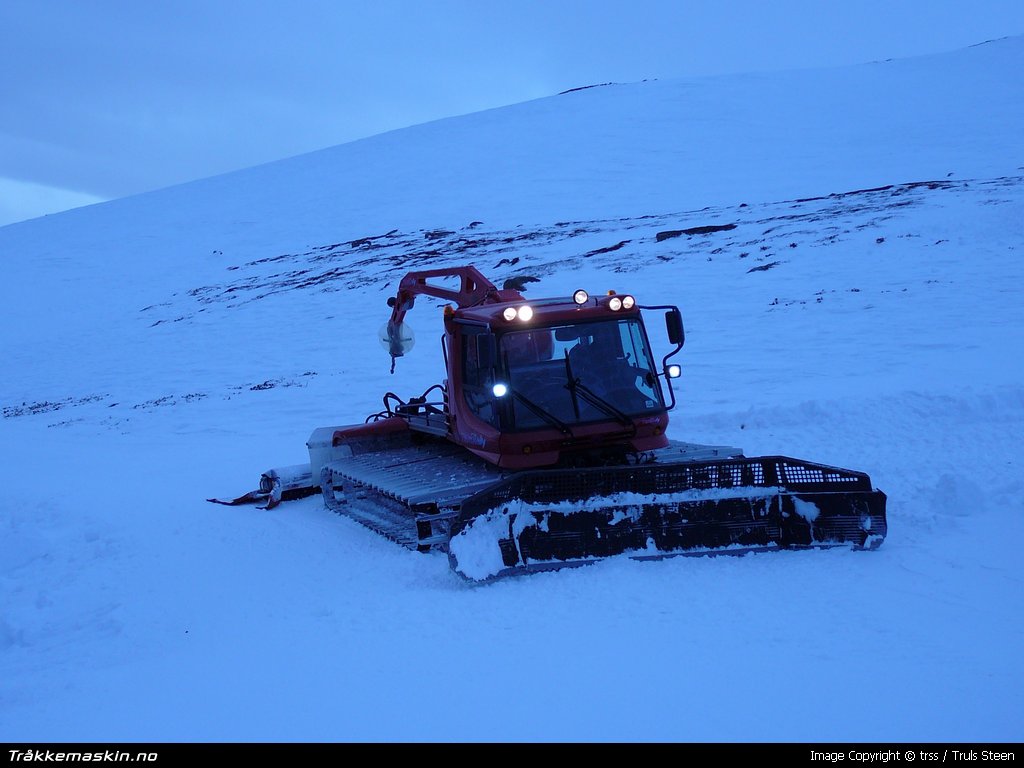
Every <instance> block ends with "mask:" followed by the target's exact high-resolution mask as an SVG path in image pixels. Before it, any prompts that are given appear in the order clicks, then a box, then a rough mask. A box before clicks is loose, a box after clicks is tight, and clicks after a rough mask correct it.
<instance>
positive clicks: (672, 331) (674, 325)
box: [665, 307, 686, 347]
mask: <svg viewBox="0 0 1024 768" xmlns="http://www.w3.org/2000/svg"><path fill="white" fill-rule="evenodd" d="M665 329H666V330H667V331H668V340H669V343H670V344H675V345H676V346H677V347H681V346H683V342H685V341H686V334H685V333H683V313H682V312H680V311H679V310H678V309H677V308H675V307H673V308H672V309H670V310H669V311H668V312H666V313H665Z"/></svg>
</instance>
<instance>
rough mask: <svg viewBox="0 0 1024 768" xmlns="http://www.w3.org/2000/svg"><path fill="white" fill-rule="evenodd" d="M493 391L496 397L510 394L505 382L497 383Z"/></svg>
mask: <svg viewBox="0 0 1024 768" xmlns="http://www.w3.org/2000/svg"><path fill="white" fill-rule="evenodd" d="M491 391H492V392H493V393H494V396H495V397H504V396H505V395H507V394H508V387H506V386H505V385H504V384H495V385H494V387H493V388H492V389H491Z"/></svg>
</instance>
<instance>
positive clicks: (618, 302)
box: [608, 296, 622, 312]
mask: <svg viewBox="0 0 1024 768" xmlns="http://www.w3.org/2000/svg"><path fill="white" fill-rule="evenodd" d="M608 309H610V310H611V311H612V312H618V311H619V310H620V309H622V299H620V298H619V297H618V296H612V297H611V298H610V299H608Z"/></svg>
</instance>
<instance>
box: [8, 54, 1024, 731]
mask: <svg viewBox="0 0 1024 768" xmlns="http://www.w3.org/2000/svg"><path fill="white" fill-rule="evenodd" d="M1022 67H1024V38H1020V37H1015V38H1009V39H1005V40H999V41H995V42H992V43H988V44H985V45H981V46H977V47H973V48H969V49H966V50H964V51H960V52H956V53H953V54H947V55H941V56H933V57H923V58H919V59H913V60H906V61H892V62H884V63H877V64H871V65H865V66H861V67H851V68H843V69H832V70H820V71H803V72H792V73H779V74H775V73H773V74H765V75H750V76H744V77H723V78H713V79H705V80H664V81H651V82H644V83H637V84H629V85H616V86H608V87H602V88H591V89H587V90H584V91H578V92H573V93H570V94H566V95H564V96H557V97H552V98H550V99H541V100H538V101H533V102H528V103H525V104H520V105H515V106H511V107H507V108H503V109H498V110H491V111H488V112H483V113H479V114H475V115H469V116H465V117H460V118H453V119H451V120H443V121H439V122H435V123H430V124H427V125H423V126H418V127H415V128H411V129H406V130H403V131H396V132H393V133H389V134H384V135H381V136H378V137H374V138H372V139H367V140H364V141H359V142H354V143H352V144H346V145H342V146H339V147H335V148H332V149H328V150H324V151H322V152H318V153H313V154H310V155H306V156H302V157H299V158H294V159H291V160H287V161H282V162H279V163H275V164H271V165H267V166H262V167H257V168H253V169H249V170H247V171H243V172H239V173H235V174H230V175H226V176H221V177H216V178H212V179H207V180H203V181H199V182H195V183H192V184H186V185H182V186H178V187H173V188H170V189H167V190H162V191H159V192H154V193H150V194H146V195H140V196H137V197H132V198H127V199H124V200H118V201H113V202H110V203H103V204H100V205H95V206H91V207H88V208H83V209H78V210H74V211H70V212H67V213H64V214H59V215H54V216H49V217H46V218H44V219H38V220H34V221H30V222H23V223H19V224H14V225H10V226H7V227H3V228H0V259H2V263H3V268H4V274H5V285H6V286H7V287H8V290H7V292H6V294H5V300H4V302H2V304H0V328H2V329H3V330H2V333H0V359H3V360H4V373H3V377H2V383H0V407H2V418H0V436H2V439H0V462H2V466H3V468H4V475H5V493H4V495H3V497H2V500H0V739H2V740H6V741H32V740H47V741H76V740H107V739H115V740H154V741H175V740H271V741H277V740H314V741H335V740H414V739H425V740H435V739H437V740H452V739H454V740H553V739H561V740H700V741H707V740H710V741H718V740H725V741H729V740H755V741H761V740H765V741H775V740H782V741H788V740H809V741H828V740H860V741H887V740H899V741H919V740H920V741H926V740H941V741H949V740H958V741H1019V740H1020V739H1021V735H1022V733H1021V723H1022V722H1024V662H1022V659H1021V654H1020V648H1021V645H1022V641H1024V597H1022V595H1024V590H1022V589H1021V583H1022V581H1024V566H1022V561H1021V558H1020V547H1021V545H1022V543H1024V516H1022V514H1021V513H1022V511H1024V510H1022V507H1024V504H1022V498H1024V480H1022V472H1021V466H1022V460H1024V455H1022V454H1024V449H1022V447H1021V442H1020V440H1019V435H1020V434H1021V431H1022V429H1024V362H1022V356H1021V354H1020V350H1021V349H1024V300H1022V298H1024V297H1022V295H1021V294H1022V290H1024V289H1022V286H1024V262H1022V258H1021V256H1022V254H1024V132H1022V131H1021V130H1020V126H1021V125H1024V98H1022V97H1024V81H1022V80H1021V78H1020V77H1019V74H1018V73H1019V72H1020V71H1022ZM917 182H932V183H930V184H917ZM888 185H893V186H891V187H888V188H886V189H878V190H876V191H859V192H856V193H855V194H842V193H847V192H850V193H853V192H855V191H857V190H867V189H871V188H879V187H887V186H888ZM811 198H814V199H811ZM474 222H480V223H479V224H474ZM721 224H735V225H736V227H735V228H734V229H730V230H722V231H717V232H713V233H709V234H706V235H693V236H687V235H679V236H676V237H666V238H663V239H662V240H660V241H659V240H658V239H657V235H658V233H659V232H667V231H670V230H682V229H688V228H692V227H698V226H708V225H721ZM370 237H376V238H378V239H374V240H364V238H370ZM623 241H627V242H625V244H624V245H622V246H621V247H618V248H615V249H614V250H612V249H611V248H610V247H611V246H614V245H617V244H618V243H622V242H623ZM514 260H518V261H514ZM513 261H514V263H511V264H510V262H513ZM461 263H474V264H476V265H477V266H478V267H480V268H481V269H482V270H483V271H484V273H485V274H487V275H489V276H490V277H491V278H492V279H494V280H496V281H498V280H503V279H504V278H506V277H509V276H510V275H512V274H532V275H536V276H538V277H540V278H541V282H540V283H537V284H531V286H530V292H529V294H528V296H533V297H541V296H545V295H562V296H568V295H569V294H570V293H571V292H572V291H573V290H574V289H576V288H579V287H585V288H586V289H587V290H589V291H590V292H591V293H592V294H596V293H598V292H601V291H604V290H607V289H610V288H611V289H615V290H617V291H620V292H627V291H628V292H629V293H631V294H633V295H635V296H636V297H637V298H638V301H639V302H640V303H641V304H668V303H677V304H679V305H680V307H681V308H682V310H683V314H684V319H685V322H686V328H687V345H686V347H685V348H684V350H683V352H682V353H681V354H680V355H679V356H678V357H677V358H676V360H677V361H678V362H680V363H681V364H682V365H683V377H682V378H681V379H679V380H677V382H676V386H677V394H678V396H679V400H680V406H679V408H678V409H677V410H676V411H675V412H674V413H673V418H672V424H671V427H670V436H671V437H674V438H677V439H683V440H689V441H694V442H701V443H710V444H726V445H728V444H734V445H742V446H743V447H744V449H745V452H746V453H747V455H751V456H754V455H759V454H785V455H791V456H796V457H800V458H805V459H808V460H811V461H817V462H821V463H825V464H831V465H835V466H843V467H850V468H853V469H858V470H862V471H865V472H868V473H869V474H870V475H871V477H872V480H873V481H874V483H875V485H876V486H877V487H878V488H880V489H881V490H883V491H884V492H885V493H886V494H887V495H888V499H889V505H888V513H889V532H888V536H887V538H886V541H885V543H884V545H883V546H882V547H881V548H880V549H879V550H877V551H875V552H869V553H865V552H852V551H847V550H844V549H840V550H835V551H821V552H818V551H811V552H779V553H767V554H759V555H747V556H742V557H728V558H724V557H719V558H678V559H673V560H666V561H661V562H652V563H641V562H635V561H632V560H628V559H621V560H620V559H613V560H610V561H606V562H600V563H597V564H595V565H593V566H590V567H587V568H582V569H573V570H568V571H562V572H555V573H543V574H537V575H533V576H529V577H524V578H516V579H509V580H504V581H499V582H496V583H492V584H488V585H486V586H482V587H474V586H471V585H469V584H468V583H466V582H465V580H463V579H461V578H460V577H459V576H457V575H456V574H454V573H453V572H452V571H451V570H450V569H449V567H448V562H447V558H446V557H445V556H444V555H442V554H426V555H423V554H419V553H415V552H409V551H406V550H404V549H402V548H400V547H398V546H396V545H394V544H392V543H390V542H388V541H387V540H384V539H383V538H381V537H379V536H377V535H375V534H373V533H371V532H370V531H368V530H367V529H365V528H363V527H362V526H360V525H358V524H357V523H355V522H353V521H351V520H348V519H346V518H343V517H338V516H336V515H333V514H331V513H329V512H328V511H326V510H325V509H324V508H323V505H322V502H321V501H320V500H319V499H317V498H315V497H314V498H307V499H303V500H300V501H295V502H289V503H286V504H283V505H281V506H280V507H278V508H276V509H274V510H263V511H261V510H254V509H252V508H251V507H250V508H245V507H242V508H236V507H223V506H216V505H212V504H208V503H206V502H205V501H204V500H205V499H206V498H210V497H215V496H219V497H225V496H233V495H237V494H238V493H241V492H243V491H245V490H249V489H250V488H252V487H254V484H255V482H256V481H257V478H258V476H259V473H260V472H261V471H263V470H265V469H266V468H267V467H268V466H286V465H290V464H296V463H299V462H302V461H304V460H305V457H306V449H305V440H306V438H307V436H308V435H309V433H310V430H312V429H313V428H315V427H318V426H323V425H329V424H345V423H353V422H356V421H360V420H361V419H362V418H363V416H365V415H366V414H368V413H371V412H374V411H376V410H379V402H380V397H381V395H382V394H383V393H384V392H385V391H387V390H389V389H390V390H393V391H395V392H397V393H399V394H401V395H403V396H408V395H411V394H418V393H419V392H420V391H422V390H423V389H425V388H426V386H428V385H429V384H431V383H434V382H435V381H438V380H439V379H440V378H441V377H442V373H441V362H440V359H441V356H440V354H439V349H438V341H437V339H438V337H439V335H440V303H438V302H430V301H422V302H419V303H418V305H417V307H416V309H415V310H414V311H413V312H412V313H411V314H410V316H409V322H410V324H411V326H412V327H414V328H415V329H416V332H417V334H418V337H419V340H420V343H419V344H418V345H417V347H416V349H415V350H414V351H413V352H412V353H411V354H410V355H408V356H407V357H404V358H402V359H400V360H399V361H398V366H397V372H396V374H395V375H394V376H389V375H388V372H387V371H388V367H389V364H390V360H389V358H388V357H387V355H386V354H385V353H384V352H382V351H381V350H380V348H379V345H378V344H377V342H376V340H375V331H376V329H377V328H378V327H379V325H380V323H381V322H383V320H384V319H385V318H386V313H387V307H386V305H385V303H384V301H385V298H386V297H387V296H389V295H391V294H392V293H393V291H394V288H395V286H396V281H397V280H398V279H399V278H400V277H401V275H402V274H404V272H405V271H406V270H407V269H409V268H413V267H417V266H424V265H429V266H441V265H445V264H448V265H454V264H461ZM659 322H660V321H657V318H656V317H652V322H651V323H650V325H651V327H652V329H653V330H654V331H655V333H654V334H653V336H654V338H652V343H653V344H654V345H655V347H656V349H657V350H666V351H667V349H668V346H667V343H666V342H665V340H664V338H663V332H661V336H659ZM662 354H663V352H662ZM510 648H512V649H514V652H512V653H510V652H509V650H508V649H510ZM637 648H642V656H641V657H640V659H639V660H638V657H637V654H636V649H637ZM524 649H528V652H526V653H524ZM794 649H799V651H798V652H797V653H794ZM538 703H540V707H539V708H538ZM524 708H528V709H529V711H530V712H533V713H534V714H535V716H531V717H529V718H523V717H521V716H511V717H510V716H509V715H510V713H518V712H521V711H523V710H524ZM410 713H413V714H412V715H410ZM742 713H747V714H748V715H749V713H757V714H756V715H755V716H743V714H742ZM851 713H855V714H854V715H853V716H851Z"/></svg>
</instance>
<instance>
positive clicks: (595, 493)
mask: <svg viewBox="0 0 1024 768" xmlns="http://www.w3.org/2000/svg"><path fill="white" fill-rule="evenodd" d="M885 535H886V518H885V494H884V493H882V492H881V491H877V490H873V489H872V486H871V480H870V478H869V477H868V476H867V475H866V474H864V473H862V472H854V471H851V470H847V469H839V468H836V467H829V466H825V465H822V464H813V463H810V462H806V461H802V460H799V459H791V458H788V457H784V456H766V457H757V458H737V459H726V460H717V461H708V462H686V463H675V464H671V463H670V464H661V463H652V464H646V465H640V466H629V467H617V468H596V469H584V470H579V469H573V470H538V471H530V472H522V473H519V474H517V475H515V476H513V477H511V478H509V479H507V480H505V481H503V482H501V483H498V484H496V485H493V486H491V487H489V488H487V489H485V490H483V491H481V492H480V493H477V494H475V495H474V496H472V497H470V498H468V499H467V500H466V501H465V502H464V503H463V504H462V508H461V512H460V516H459V518H458V520H456V521H455V522H454V523H453V525H452V529H451V540H450V542H449V545H448V554H449V560H450V562H451V566H452V568H453V569H454V570H455V571H456V572H457V573H459V574H461V575H462V576H464V577H466V578H467V579H470V580H474V581H484V580H490V579H494V578H498V577H501V576H506V575H510V574H514V573H522V572H526V571H532V570H551V569H554V568H563V567H566V566H572V565H582V564H586V563H590V562H593V561H595V560H597V559H601V558H605V557H611V556H614V555H628V556H630V557H634V558H640V559H647V558H663V557H669V556H674V555H681V554H715V553H723V554H724V553H743V552H750V551H759V550H769V549H779V548H798V547H829V546H837V545H845V546H848V547H851V548H854V549H875V548H876V547H878V546H880V545H881V543H882V541H883V540H884V538H885Z"/></svg>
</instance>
